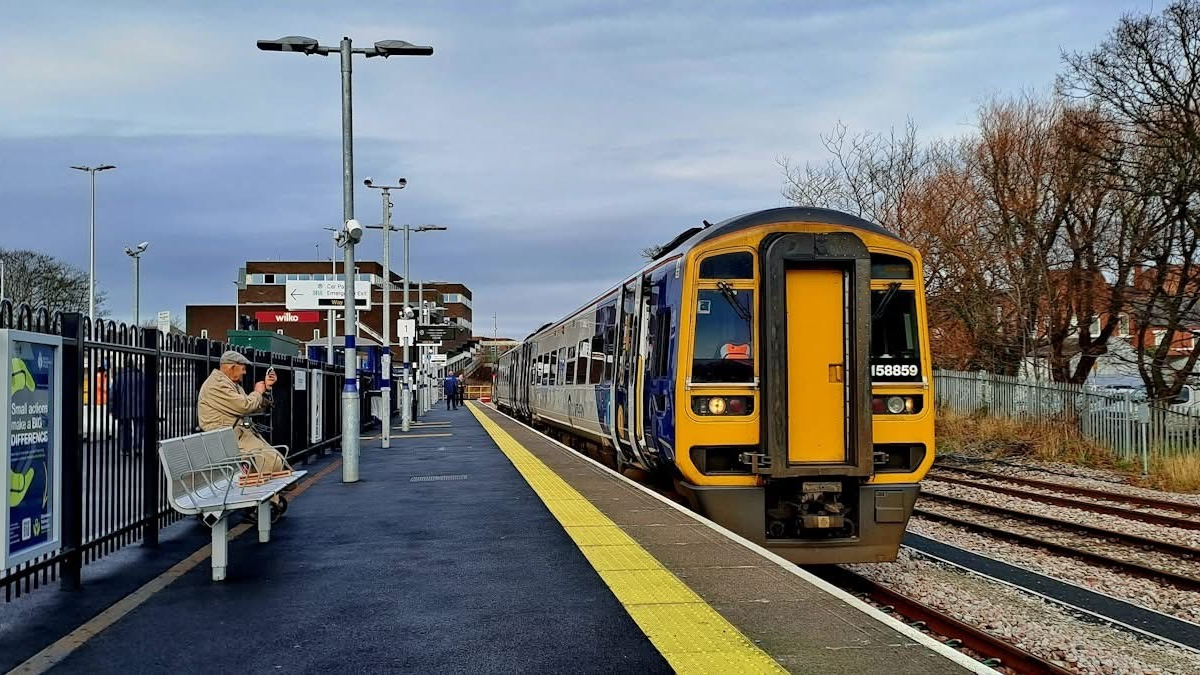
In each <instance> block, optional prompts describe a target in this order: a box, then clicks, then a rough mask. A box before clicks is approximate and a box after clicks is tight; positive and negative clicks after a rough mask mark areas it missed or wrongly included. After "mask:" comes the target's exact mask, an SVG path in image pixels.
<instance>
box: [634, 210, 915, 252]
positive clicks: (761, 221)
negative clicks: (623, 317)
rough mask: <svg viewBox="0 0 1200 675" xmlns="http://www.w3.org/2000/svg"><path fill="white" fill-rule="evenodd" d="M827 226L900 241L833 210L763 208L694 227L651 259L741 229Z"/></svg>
mask: <svg viewBox="0 0 1200 675" xmlns="http://www.w3.org/2000/svg"><path fill="white" fill-rule="evenodd" d="M794 222H800V223H826V224H829V225H839V226H842V227H849V228H852V229H856V230H864V231H866V232H870V233H872V234H878V235H883V236H885V237H890V238H892V239H895V240H897V241H903V240H901V239H900V237H898V236H896V234H895V233H894V232H892V231H890V230H887V229H885V228H883V227H882V226H880V225H876V224H875V223H872V222H871V221H869V220H864V219H862V218H859V217H858V216H852V215H850V214H849V213H843V212H841V211H834V210H833V209H821V208H817V207H815V206H782V207H779V208H775V209H764V210H762V211H753V212H751V213H743V214H742V215H740V216H734V217H732V218H729V219H727V220H723V221H721V222H719V223H717V224H715V225H713V224H712V223H709V222H708V221H704V225H705V227H702V228H701V227H693V228H690V229H688V230H684V231H683V232H682V233H681V234H680V235H679V236H677V237H675V238H674V239H672V240H671V241H670V242H668V243H667V244H666V245H664V246H663V247H662V250H660V251H659V252H658V255H656V256H654V260H658V259H660V258H663V257H666V256H667V255H668V254H670V253H672V252H677V253H684V252H686V251H687V250H688V249H690V248H692V247H693V246H696V245H698V244H700V243H701V242H704V241H706V240H709V239H712V238H713V237H719V236H721V235H725V234H731V233H733V232H738V231H740V230H746V229H749V228H752V227H759V226H761V225H770V224H772V223H794Z"/></svg>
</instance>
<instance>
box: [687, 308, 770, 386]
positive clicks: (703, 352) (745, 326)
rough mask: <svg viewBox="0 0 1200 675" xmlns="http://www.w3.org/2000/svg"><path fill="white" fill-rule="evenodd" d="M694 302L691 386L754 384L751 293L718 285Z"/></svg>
mask: <svg viewBox="0 0 1200 675" xmlns="http://www.w3.org/2000/svg"><path fill="white" fill-rule="evenodd" d="M697 296H698V297H697V299H696V307H695V312H696V336H695V342H694V349H693V351H692V381H693V382H745V383H752V382H754V357H755V354H754V352H755V350H754V333H753V321H752V319H753V316H754V313H753V312H754V310H753V308H754V291H752V290H748V289H733V288H730V287H729V286H728V285H722V287H721V288H717V289H702V290H700V291H699V293H698V294H697Z"/></svg>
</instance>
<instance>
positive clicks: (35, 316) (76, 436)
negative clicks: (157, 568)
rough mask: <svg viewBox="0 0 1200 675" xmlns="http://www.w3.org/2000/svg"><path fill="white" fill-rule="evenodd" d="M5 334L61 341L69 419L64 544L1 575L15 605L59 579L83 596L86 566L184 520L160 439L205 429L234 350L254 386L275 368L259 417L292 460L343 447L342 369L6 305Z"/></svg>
mask: <svg viewBox="0 0 1200 675" xmlns="http://www.w3.org/2000/svg"><path fill="white" fill-rule="evenodd" d="M0 328H15V329H19V330H27V331H32V332H37V333H48V334H53V335H59V336H61V337H62V339H63V350H62V351H63V359H64V368H63V381H62V383H63V386H62V390H61V397H62V398H61V400H60V401H59V402H58V404H59V405H60V406H61V411H62V415H63V418H62V419H63V422H62V452H63V455H62V467H61V470H62V487H61V489H62V507H61V508H62V521H61V522H62V546H61V548H60V549H59V550H58V551H55V552H52V553H50V554H47V555H45V556H42V557H41V558H39V559H36V560H32V561H29V562H27V563H25V564H23V565H20V566H18V567H14V568H9V569H3V570H0V589H3V592H4V593H3V595H4V600H5V601H9V600H11V599H13V598H15V597H19V596H20V595H22V594H23V593H28V592H30V591H32V590H33V589H36V588H38V587H40V586H45V585H48V584H49V583H51V582H52V581H56V580H58V581H60V583H61V585H62V586H63V587H65V588H78V587H79V586H80V584H81V577H82V569H83V567H84V566H85V565H87V564H88V563H90V562H92V561H95V560H97V559H99V558H102V557H104V556H106V555H108V554H110V553H112V552H113V551H116V550H118V549H120V548H122V547H125V546H128V545H129V544H132V543H135V542H139V541H140V542H141V543H142V545H143V546H150V547H153V546H157V545H158V533H159V530H160V528H163V527H165V526H167V525H169V524H170V523H172V522H175V521H176V520H179V519H180V518H181V516H179V514H178V513H177V512H175V511H173V510H172V509H171V508H170V506H169V505H168V504H167V499H166V483H165V480H164V478H163V475H162V471H161V470H160V467H159V458H158V441H159V439H163V438H174V437H176V436H184V435H187V434H191V433H194V432H196V431H197V424H198V422H197V417H196V402H197V397H198V394H199V391H200V386H201V385H202V384H203V383H204V380H205V379H206V378H207V377H208V375H209V373H211V372H212V370H213V369H215V368H216V367H217V364H218V361H219V360H220V357H221V354H222V353H223V352H224V351H225V350H227V349H236V350H237V351H239V352H241V353H242V354H244V355H245V356H246V357H247V358H248V359H249V360H250V362H251V364H252V365H251V366H250V367H249V368H248V371H247V373H246V380H247V381H248V382H256V381H258V380H261V379H263V377H264V376H265V374H266V369H267V368H268V367H274V368H275V372H276V375H277V376H278V381H277V382H276V383H275V386H274V387H273V388H272V391H271V394H270V400H271V406H270V408H269V410H268V411H266V412H264V413H263V414H261V415H259V416H256V420H255V421H256V423H257V424H259V426H260V428H263V429H264V434H263V435H264V436H265V437H266V438H267V440H269V441H270V442H271V443H272V444H285V445H287V446H288V448H289V453H288V458H289V460H290V461H291V462H292V463H293V464H295V463H297V462H304V461H306V460H308V459H309V458H310V457H315V456H317V455H321V454H325V453H326V452H329V451H331V450H333V449H334V448H337V447H339V446H340V443H341V392H342V383H343V381H344V376H343V373H342V369H341V367H339V366H335V365H330V364H325V363H318V362H314V361H309V360H308V359H306V358H300V357H295V356H288V355H283V354H272V353H269V352H261V351H258V350H254V349H244V348H238V347H230V346H228V345H226V344H224V343H221V342H214V341H210V340H207V339H201V338H194V337H190V336H179V335H164V334H162V333H160V332H158V331H157V330H155V329H137V328H134V327H132V326H127V325H125V324H118V323H114V322H108V321H104V320H98V321H95V322H92V321H90V320H89V319H88V318H87V317H85V316H83V315H80V314H67V313H55V314H54V315H51V314H50V313H49V312H47V311H46V310H44V309H39V310H35V309H32V308H30V307H28V306H27V305H20V306H17V307H15V308H14V307H13V306H12V305H11V304H10V303H9V302H8V301H7V300H5V301H2V302H0ZM6 391H7V388H6ZM318 391H319V392H320V394H319V395H320V397H321V400H320V402H319V403H320V405H319V413H318V417H317V418H318V419H319V420H320V426H319V428H318V427H316V426H315V425H313V421H314V417H313V411H314V410H315V408H314V405H313V404H314V401H313V399H312V397H313V396H314V394H315V393H316V392H318ZM7 407H8V406H7V405H6V406H5V408H6V409H7ZM361 410H362V414H361V417H360V419H362V420H363V423H364V426H366V425H367V424H368V423H370V422H372V421H373V420H372V418H371V417H370V415H369V405H368V402H367V401H366V399H365V398H364V400H363V402H362V407H361ZM5 475H7V472H6V473H5Z"/></svg>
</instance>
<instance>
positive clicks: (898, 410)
mask: <svg viewBox="0 0 1200 675" xmlns="http://www.w3.org/2000/svg"><path fill="white" fill-rule="evenodd" d="M922 403H923V398H922V397H921V396H919V395H915V396H872V397H871V413H872V414H874V415H915V414H917V413H919V412H921V409H922V407H923V406H922Z"/></svg>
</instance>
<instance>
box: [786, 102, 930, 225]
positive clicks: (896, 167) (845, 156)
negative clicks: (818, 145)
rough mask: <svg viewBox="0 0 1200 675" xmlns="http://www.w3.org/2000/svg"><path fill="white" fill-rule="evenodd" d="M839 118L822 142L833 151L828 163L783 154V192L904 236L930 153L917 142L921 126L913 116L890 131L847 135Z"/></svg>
mask: <svg viewBox="0 0 1200 675" xmlns="http://www.w3.org/2000/svg"><path fill="white" fill-rule="evenodd" d="M847 133H848V130H847V128H846V125H845V124H844V123H842V122H841V121H839V122H838V123H837V125H836V126H835V127H834V129H833V131H832V132H831V133H830V134H829V135H823V136H821V142H822V144H823V145H824V146H825V149H826V150H827V151H828V152H829V154H830V155H831V158H830V159H829V160H828V161H826V162H825V163H824V164H821V165H816V166H814V165H813V164H810V163H805V164H804V166H802V167H801V166H793V165H792V163H791V160H790V159H788V158H786V157H784V158H782V159H780V160H778V164H779V166H780V168H782V169H783V174H784V187H783V196H784V197H786V198H787V199H788V200H790V201H792V202H793V203H796V204H799V205H801V206H818V207H823V208H830V209H837V210H839V211H845V212H847V213H852V214H854V215H856V216H859V217H861V218H865V219H867V220H870V221H873V222H875V223H879V224H880V225H882V226H884V227H886V228H888V229H890V230H892V231H893V232H895V233H897V234H899V235H901V236H904V235H905V234H906V231H905V229H906V225H907V222H908V219H909V217H910V216H911V211H912V206H911V203H910V201H911V197H912V194H913V189H914V187H915V186H916V184H917V183H919V182H920V181H921V179H922V176H923V175H924V172H925V168H926V166H927V164H928V157H927V155H926V153H925V152H924V151H923V149H922V148H921V146H920V145H919V144H918V143H917V126H916V124H915V123H914V122H913V121H912V120H911V119H910V120H908V122H907V123H906V125H905V127H904V130H903V131H902V132H900V133H899V134H897V132H896V130H895V129H892V130H891V131H889V132H888V133H887V134H886V135H885V134H881V133H873V132H861V133H858V134H855V135H853V136H848V135H847Z"/></svg>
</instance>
